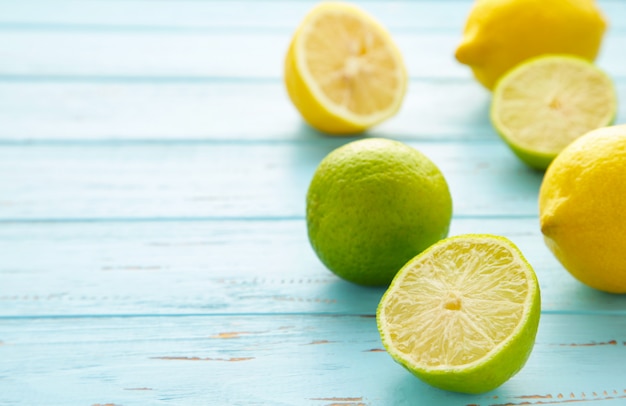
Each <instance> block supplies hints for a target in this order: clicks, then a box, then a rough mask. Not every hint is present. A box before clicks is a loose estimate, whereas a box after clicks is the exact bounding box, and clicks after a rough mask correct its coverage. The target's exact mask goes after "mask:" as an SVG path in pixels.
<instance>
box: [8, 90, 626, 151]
mask: <svg viewBox="0 0 626 406" xmlns="http://www.w3.org/2000/svg"><path fill="white" fill-rule="evenodd" d="M615 84H616V90H617V93H618V99H619V100H626V78H625V79H617V80H616V81H615ZM489 107H490V95H489V94H488V93H487V92H486V91H485V90H484V89H482V88H481V87H480V86H479V85H478V84H476V83H475V82H474V81H473V80H469V79H468V80H458V81H456V80H454V81H428V80H414V81H412V82H411V83H410V84H409V91H408V93H407V95H406V98H405V100H404V103H403V105H402V108H401V110H400V111H399V113H398V114H397V115H396V116H394V117H392V118H391V119H389V120H388V121H386V122H384V123H383V124H381V125H379V126H378V127H375V128H373V129H372V130H370V131H369V133H368V134H370V135H371V136H381V137H389V138H395V139H399V140H405V141H429V142H436V141H441V142H450V141H475V140H476V141H485V140H494V139H496V138H497V137H496V133H495V131H494V129H493V127H492V125H491V122H490V121H489ZM244 118H245V119H244ZM616 120H617V122H626V103H620V104H619V105H618V114H617V119H616ZM0 122H1V123H2V126H0V144H1V143H6V142H24V141H51V142H54V141H61V142H63V141H101V140H106V141H128V140H130V141H137V140H150V141H155V140H164V141H167V140H169V141H173V142H180V141H224V142H242V143H245V142H260V141H293V142H317V140H318V139H319V137H317V136H316V135H317V133H315V132H314V131H313V130H312V129H311V128H310V127H308V126H306V125H305V124H304V123H303V121H302V120H301V118H300V116H299V114H298V112H297V111H296V110H295V108H294V107H293V106H292V104H291V103H290V101H289V99H288V97H287V94H286V91H285V89H284V86H283V85H282V83H281V82H280V81H279V80H271V81H267V82H248V81H230V82H229V81H221V80H220V81H213V80H208V81H205V80H195V79H191V80H185V79H182V80H172V81H170V80H163V81H156V82H155V81H151V80H148V81H146V82H142V81H134V82H133V81H131V82H124V81H122V82H117V81H112V82H108V81H100V82H99V81H81V80H78V81H72V80H70V81H59V82H56V81H45V80H44V81H37V80H34V81H33V80H27V81H18V82H15V81H2V80H0Z"/></svg>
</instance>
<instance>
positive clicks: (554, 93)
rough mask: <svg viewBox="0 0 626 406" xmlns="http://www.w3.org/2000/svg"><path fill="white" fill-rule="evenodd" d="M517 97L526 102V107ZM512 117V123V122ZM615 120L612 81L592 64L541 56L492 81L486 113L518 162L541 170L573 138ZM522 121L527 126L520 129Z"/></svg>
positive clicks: (561, 56)
mask: <svg viewBox="0 0 626 406" xmlns="http://www.w3.org/2000/svg"><path fill="white" fill-rule="evenodd" d="M550 68H551V69H550ZM542 69H543V70H542ZM564 78H565V79H564ZM568 80H569V82H568ZM559 86H560V87H559ZM521 97H528V100H527V102H526V103H522V102H523V101H525V100H524V99H522V98H521ZM516 98H517V99H516ZM512 101H515V102H516V107H515V108H512V107H511V105H510V103H511V102H512ZM554 101H556V103H555V104H552V102H554ZM507 103H509V105H508V107H505V106H506V105H507ZM542 103H545V105H544V104H542ZM562 103H563V104H565V108H563V106H561V104H562ZM538 106H541V110H538ZM533 108H534V109H535V110H533ZM559 110H561V113H555V112H557V111H559ZM514 115H518V116H517V117H515V120H513V121H517V122H516V123H513V122H512V121H511V117H512V116H514ZM505 116H508V119H505V118H504V117H505ZM616 116H617V92H616V90H615V87H614V84H613V81H612V80H611V78H610V77H609V76H608V75H607V74H606V73H605V72H604V71H602V70H601V69H600V68H598V67H597V66H596V65H595V64H594V63H593V62H590V61H588V60H585V59H583V58H580V57H577V56H574V55H551V54H548V55H541V56H538V57H534V58H530V59H528V60H526V61H524V62H522V63H520V64H519V65H517V66H516V67H514V68H513V69H511V70H510V71H509V72H507V73H506V74H505V75H504V76H503V77H502V78H501V79H500V80H499V81H498V82H497V84H496V86H495V88H494V92H493V98H492V103H491V108H490V119H491V122H492V124H493V127H494V128H495V130H496V132H497V133H498V135H499V136H500V138H502V140H504V142H505V143H506V144H507V145H508V147H509V148H510V149H511V150H512V152H513V153H514V154H515V155H516V156H517V157H518V158H519V159H520V160H521V161H522V162H524V163H525V164H526V165H528V166H530V167H531V168H534V169H537V170H540V171H544V170H545V169H546V168H547V167H548V166H549V165H550V163H551V162H552V161H553V160H554V158H556V156H557V155H558V154H559V153H560V152H561V151H562V150H563V149H564V148H565V147H566V146H567V145H568V144H569V143H571V142H572V141H573V140H574V139H576V138H577V137H579V136H582V135H583V134H585V133H587V132H589V131H591V130H594V129H596V128H600V127H605V126H609V125H611V124H612V123H613V122H614V121H615V118H616ZM521 118H523V119H524V120H525V121H527V123H528V125H527V126H525V127H523V128H521V127H520V123H519V121H520V119H521ZM581 118H582V120H581ZM507 122H508V123H507ZM565 125H568V126H569V127H568V128H564V126H565ZM525 137H530V138H525Z"/></svg>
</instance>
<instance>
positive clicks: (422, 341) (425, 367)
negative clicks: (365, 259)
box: [377, 234, 541, 393]
mask: <svg viewBox="0 0 626 406" xmlns="http://www.w3.org/2000/svg"><path fill="white" fill-rule="evenodd" d="M540 307H541V305H540V292H539V284H538V282H537V278H536V276H535V273H534V271H533V269H532V267H531V266H530V265H529V264H528V262H527V261H526V260H525V259H524V257H523V256H522V254H521V252H520V251H519V250H518V249H517V247H515V245H514V244H513V243H512V242H510V241H509V240H507V239H505V238H503V237H499V236H492V235H472V234H469V235H463V236H457V237H451V238H448V239H445V240H442V241H440V242H438V243H436V244H434V245H433V246H432V247H430V248H429V249H427V250H426V251H424V252H423V253H422V254H420V255H418V256H417V257H415V258H414V259H412V260H411V261H409V262H408V263H407V264H406V265H405V266H404V267H403V268H402V269H401V270H400V272H398V274H397V275H396V277H395V279H394V280H393V282H392V283H391V285H390V287H389V289H388V290H387V292H385V294H384V296H383V298H382V300H381V302H380V304H379V306H378V311H377V321H378V328H379V331H380V334H381V339H382V342H383V344H384V346H385V348H386V349H387V352H388V353H389V354H390V355H391V356H392V357H393V358H394V359H395V360H396V361H397V362H399V363H400V364H402V365H403V366H404V367H406V368H407V369H408V370H409V371H411V372H412V373H413V374H415V375H416V376H418V377H419V378H421V379H422V380H424V381H425V382H427V383H429V384H431V385H433V386H436V387H439V388H442V389H447V390H451V391H457V392H466V393H482V392H486V391H489V390H492V389H494V388H496V387H498V386H500V385H501V384H503V383H504V382H506V381H507V380H508V379H509V378H511V377H512V376H513V375H514V374H516V373H517V372H518V371H519V370H520V369H521V368H522V366H523V365H524V364H525V362H526V360H527V358H528V356H529V355H530V352H531V350H532V348H533V345H534V340H535V335H536V333H537V327H538V323H539V316H540Z"/></svg>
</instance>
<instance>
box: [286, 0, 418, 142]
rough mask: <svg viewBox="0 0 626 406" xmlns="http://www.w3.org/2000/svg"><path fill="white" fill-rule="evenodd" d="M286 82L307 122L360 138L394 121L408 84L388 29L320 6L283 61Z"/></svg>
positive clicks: (351, 10)
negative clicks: (391, 119) (388, 119)
mask: <svg viewBox="0 0 626 406" xmlns="http://www.w3.org/2000/svg"><path fill="white" fill-rule="evenodd" d="M284 80H285V85H286V87H287V92H288V94H289V97H290V98H291V101H292V102H293V104H294V105H295V107H296V108H297V109H298V110H299V112H300V114H301V115H302V117H303V118H304V120H305V121H307V122H308V123H309V124H310V125H311V126H312V127H314V128H316V129H318V130H320V131H322V132H325V133H328V134H351V133H358V132H361V131H364V130H366V129H368V128H370V127H372V126H374V125H376V124H378V123H380V122H382V121H384V120H385V119H387V118H389V117H391V116H392V115H394V114H395V113H396V112H397V111H398V110H399V108H400V105H401V103H402V100H403V98H404V94H405V91H406V87H407V81H408V79H407V73H406V69H405V67H404V62H403V59H402V55H401V54H400V51H399V50H398V48H397V47H396V45H395V44H394V42H393V40H392V38H391V36H390V35H389V33H388V32H387V31H386V30H385V28H383V26H381V25H380V23H378V22H377V21H376V20H375V19H374V18H373V17H372V16H370V15H369V14H367V13H366V12H364V11H363V10H361V9H360V8H358V7H356V6H354V5H351V4H348V3H340V2H323V3H320V4H319V5H317V6H316V7H314V8H313V9H312V10H311V11H310V12H309V13H308V14H307V16H306V17H305V18H304V20H303V21H302V23H301V24H300V26H299V27H298V29H297V30H296V32H295V34H294V35H293V38H292V40H291V44H290V46H289V50H288V52H287V56H286V58H285V71H284Z"/></svg>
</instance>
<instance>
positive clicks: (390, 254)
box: [306, 138, 452, 285]
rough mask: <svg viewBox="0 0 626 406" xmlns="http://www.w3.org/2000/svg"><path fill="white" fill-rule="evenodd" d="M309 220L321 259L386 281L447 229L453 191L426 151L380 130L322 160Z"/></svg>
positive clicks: (368, 280)
mask: <svg viewBox="0 0 626 406" xmlns="http://www.w3.org/2000/svg"><path fill="white" fill-rule="evenodd" d="M306 203H307V207H306V221H307V227H308V235H309V240H310V242H311V245H312V246H313V249H314V251H315V252H316V254H317V256H318V257H319V259H320V260H321V261H322V263H324V265H326V267H327V268H328V269H330V270H331V271H332V272H333V273H335V274H336V275H338V276H339V277H341V278H343V279H346V280H348V281H351V282H354V283H357V284H360V285H387V284H389V283H390V282H391V280H392V279H393V277H394V276H395V274H396V273H397V272H398V271H399V270H400V268H402V266H403V265H404V264H405V263H406V262H407V261H408V260H410V259H411V258H413V257H414V256H416V255H417V254H419V253H420V252H422V251H423V250H424V249H426V248H428V247H429V246H431V245H432V244H434V243H435V242H437V241H439V240H440V239H442V238H445V237H446V236H447V235H448V229H449V226H450V220H451V218H452V198H451V196H450V191H449V189H448V184H447V182H446V180H445V178H444V176H443V175H442V173H441V171H440V170H439V168H437V166H435V164H434V163H433V162H432V161H431V160H430V159H428V158H427V157H426V156H425V155H424V154H422V153H421V152H419V151H417V150H416V149H414V148H412V147H410V146H408V145H406V144H403V143H401V142H397V141H392V140H388V139H381V138H368V139H362V140H359V141H353V142H351V143H348V144H346V145H344V146H342V147H340V148H337V149H335V150H334V151H332V152H331V153H330V154H328V156H326V157H325V158H324V159H323V160H322V162H321V163H320V164H319V166H318V167H317V170H316V171H315V174H314V175H313V179H312V181H311V184H310V186H309V190H308V193H307V202H306Z"/></svg>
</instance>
